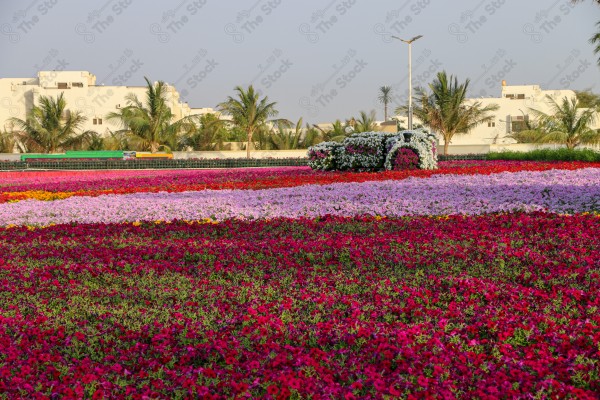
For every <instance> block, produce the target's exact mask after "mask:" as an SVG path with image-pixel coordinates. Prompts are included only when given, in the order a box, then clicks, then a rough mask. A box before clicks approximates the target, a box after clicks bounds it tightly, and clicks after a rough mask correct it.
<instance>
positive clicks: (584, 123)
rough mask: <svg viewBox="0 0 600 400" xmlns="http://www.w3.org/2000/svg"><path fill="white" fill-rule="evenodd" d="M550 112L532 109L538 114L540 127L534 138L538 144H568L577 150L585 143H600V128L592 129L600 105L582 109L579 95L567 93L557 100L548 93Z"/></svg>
mask: <svg viewBox="0 0 600 400" xmlns="http://www.w3.org/2000/svg"><path fill="white" fill-rule="evenodd" d="M546 99H547V101H548V103H549V105H550V112H549V113H545V112H543V111H540V110H536V109H530V110H531V112H532V114H533V115H534V116H535V117H536V120H537V123H538V127H537V129H535V130H534V132H535V133H534V134H533V135H532V136H531V138H530V140H531V142H534V143H558V144H564V145H566V146H567V148H568V149H574V148H575V147H577V146H579V145H581V144H593V145H595V144H598V143H600V131H599V130H594V129H592V128H591V125H592V124H593V123H594V121H595V120H596V114H597V112H598V108H597V107H595V108H586V109H581V108H580V107H578V101H577V99H576V98H573V99H570V100H569V99H568V98H567V97H566V96H565V97H563V98H562V100H561V101H560V103H559V102H557V101H556V100H554V98H553V97H551V96H546Z"/></svg>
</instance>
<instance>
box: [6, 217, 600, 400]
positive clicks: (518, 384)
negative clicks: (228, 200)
mask: <svg viewBox="0 0 600 400" xmlns="http://www.w3.org/2000/svg"><path fill="white" fill-rule="evenodd" d="M598 232H600V219H599V218H598V217H596V216H592V215H577V216H571V217H568V216H559V215H553V214H543V213H536V214H510V215H486V216H481V217H459V216H457V217H450V218H445V219H444V218H443V219H436V218H426V217H423V218H404V219H397V220H396V219H394V220H387V219H383V220H380V219H377V218H353V219H344V218H328V217H325V218H321V219H318V220H287V219H277V220H272V221H261V222H243V221H227V222H224V223H221V224H216V225H212V224H188V223H185V222H174V223H171V224H164V223H163V224H151V223H142V224H141V225H140V226H134V225H117V224H112V225H103V224H100V225H63V226H53V227H49V228H44V229H36V230H30V229H27V228H24V227H23V228H10V229H0V237H2V240H1V241H0V285H1V287H2V290H1V291H0V392H2V393H4V394H5V395H6V396H7V397H10V398H15V397H26V398H32V397H36V396H38V397H42V396H48V397H50V396H52V395H56V396H59V397H67V398H68V397H84V396H85V397H95V398H102V397H132V398H143V397H144V396H146V397H149V398H174V397H196V396H198V397H202V396H204V397H207V398H211V397H212V398H231V397H235V396H240V397H265V398H286V397H289V396H292V395H293V396H298V397H301V398H306V397H308V396H311V395H312V396H313V398H384V397H385V396H388V397H395V396H405V397H408V398H432V397H435V396H437V397H446V398H465V399H467V398H482V399H484V398H490V399H491V398H498V397H508V398H513V397H530V396H533V395H538V396H540V397H545V398H556V397H560V398H562V397H568V396H571V397H574V398H597V396H598V394H599V393H600V362H599V358H600V350H599V348H598V343H599V342H600V313H599V312H598V308H599V307H600V297H599V296H598V293H600V279H599V278H600V261H599V260H600V239H599V237H600V236H599V235H598Z"/></svg>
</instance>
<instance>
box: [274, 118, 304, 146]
mask: <svg viewBox="0 0 600 400" xmlns="http://www.w3.org/2000/svg"><path fill="white" fill-rule="evenodd" d="M302 133H303V132H302V118H300V119H299V120H298V122H297V123H296V125H295V126H293V123H291V122H290V121H280V122H279V123H277V130H275V129H273V130H272V131H271V135H270V136H269V140H270V144H271V147H272V148H274V149H276V150H295V149H298V148H300V147H301V145H302Z"/></svg>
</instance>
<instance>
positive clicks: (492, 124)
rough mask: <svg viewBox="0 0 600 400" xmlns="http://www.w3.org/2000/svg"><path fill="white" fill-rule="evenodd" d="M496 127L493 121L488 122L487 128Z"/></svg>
mask: <svg viewBox="0 0 600 400" xmlns="http://www.w3.org/2000/svg"><path fill="white" fill-rule="evenodd" d="M495 126H496V122H495V121H488V128H494V127H495Z"/></svg>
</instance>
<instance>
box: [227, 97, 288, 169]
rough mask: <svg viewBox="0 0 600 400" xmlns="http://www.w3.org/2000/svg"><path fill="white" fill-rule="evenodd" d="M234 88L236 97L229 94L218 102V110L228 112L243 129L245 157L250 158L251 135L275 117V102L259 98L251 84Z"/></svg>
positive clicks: (276, 112)
mask: <svg viewBox="0 0 600 400" xmlns="http://www.w3.org/2000/svg"><path fill="white" fill-rule="evenodd" d="M234 90H235V91H236V92H237V95H238V99H235V98H233V97H231V96H229V97H228V98H227V100H226V101H224V102H222V103H220V104H219V110H220V111H222V112H224V113H226V114H229V115H230V116H231V120H232V121H233V123H234V124H235V125H236V126H238V127H240V128H242V129H243V130H244V132H245V134H246V138H247V144H246V157H247V158H250V144H251V143H252V136H253V135H254V133H256V132H257V131H258V130H259V129H264V128H265V125H266V122H267V120H268V119H269V118H270V117H275V116H276V115H277V114H278V111H277V110H276V109H275V104H276V103H275V102H272V103H270V102H269V99H268V98H267V97H266V96H265V97H264V98H262V99H261V98H260V94H259V93H258V92H255V91H254V87H252V85H250V86H248V89H247V90H244V89H243V88H242V87H240V86H236V87H235V89H234Z"/></svg>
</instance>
